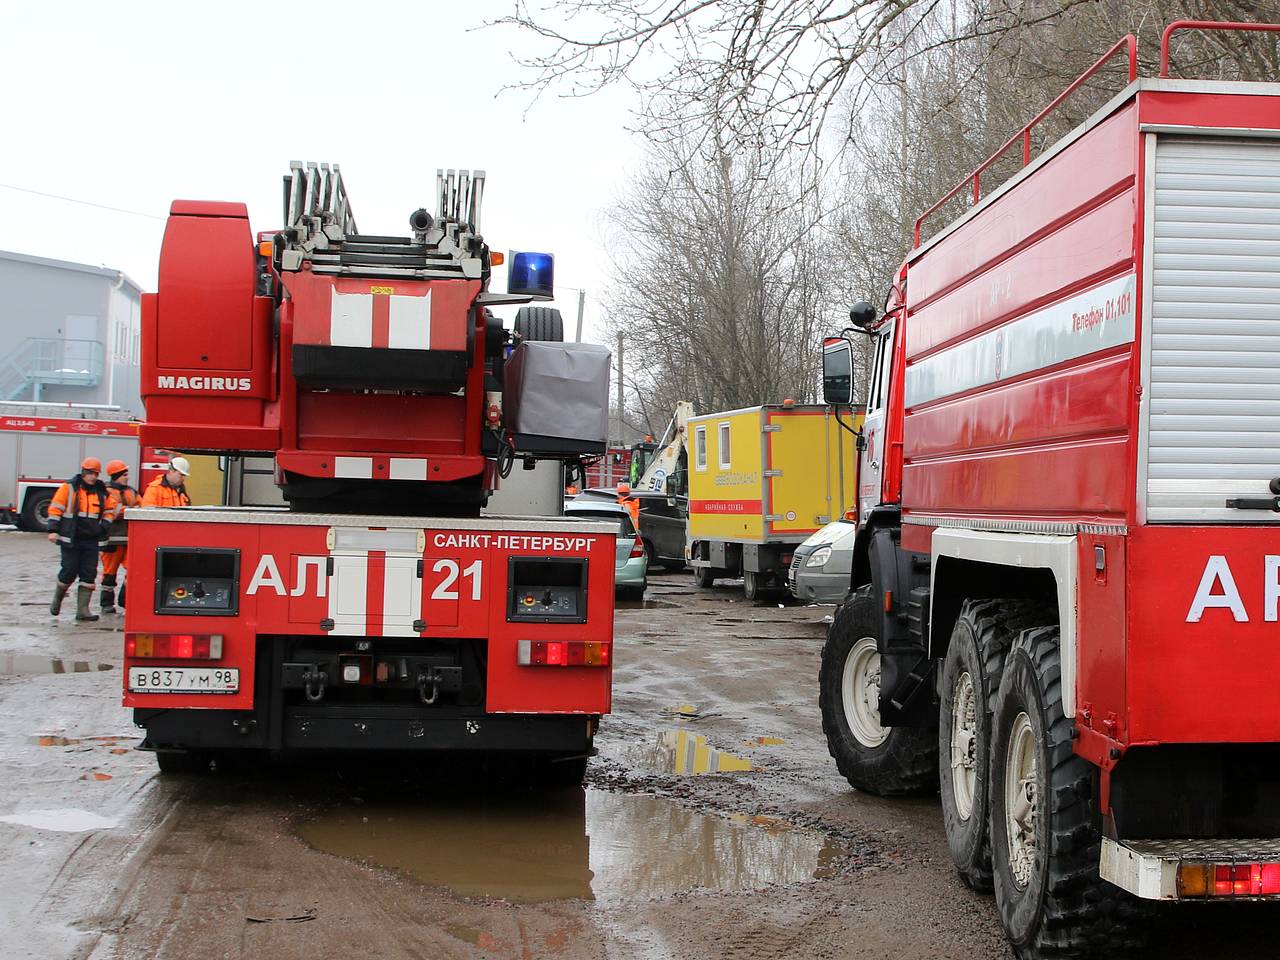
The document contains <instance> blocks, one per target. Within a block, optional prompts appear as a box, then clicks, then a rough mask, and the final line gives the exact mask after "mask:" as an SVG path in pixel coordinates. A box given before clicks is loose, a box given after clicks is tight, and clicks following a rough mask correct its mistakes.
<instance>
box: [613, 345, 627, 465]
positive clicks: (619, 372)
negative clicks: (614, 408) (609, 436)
mask: <svg viewBox="0 0 1280 960" xmlns="http://www.w3.org/2000/svg"><path fill="white" fill-rule="evenodd" d="M616 357H617V365H616V367H615V369H616V370H617V377H618V436H617V441H618V443H619V444H621V443H624V442H625V438H624V437H623V436H622V334H621V332H619V334H618V352H617V354H616Z"/></svg>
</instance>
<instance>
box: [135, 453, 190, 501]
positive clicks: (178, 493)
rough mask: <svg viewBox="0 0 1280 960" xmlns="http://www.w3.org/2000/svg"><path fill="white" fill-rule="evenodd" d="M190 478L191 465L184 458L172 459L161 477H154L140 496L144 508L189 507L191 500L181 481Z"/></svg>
mask: <svg viewBox="0 0 1280 960" xmlns="http://www.w3.org/2000/svg"><path fill="white" fill-rule="evenodd" d="M189 476H191V464H190V463H188V462H187V458H186V457H173V458H172V459H170V461H169V466H168V468H167V469H166V470H165V472H164V474H163V476H159V477H156V478H155V479H154V480H152V481H151V482H150V483H149V484H147V491H146V493H144V494H143V495H142V505H143V506H144V507H189V506H191V498H190V497H189V496H187V488H186V486H184V485H183V481H184V480H185V479H186V478H187V477H189Z"/></svg>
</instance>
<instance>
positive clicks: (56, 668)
mask: <svg viewBox="0 0 1280 960" xmlns="http://www.w3.org/2000/svg"><path fill="white" fill-rule="evenodd" d="M110 669H112V666H111V664H109V663H97V664H95V663H90V662H89V661H87V660H58V659H55V658H52V657H41V656H37V655H35V654H31V653H0V677H21V676H28V675H31V674H37V673H94V672H95V671H98V670H110Z"/></svg>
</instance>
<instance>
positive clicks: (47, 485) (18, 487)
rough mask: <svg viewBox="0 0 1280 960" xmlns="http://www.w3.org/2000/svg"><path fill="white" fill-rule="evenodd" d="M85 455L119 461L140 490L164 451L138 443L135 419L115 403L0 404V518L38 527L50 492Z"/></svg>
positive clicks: (156, 471)
mask: <svg viewBox="0 0 1280 960" xmlns="http://www.w3.org/2000/svg"><path fill="white" fill-rule="evenodd" d="M85 457H97V458H98V459H99V460H101V461H102V462H103V463H106V462H108V461H109V460H117V459H118V460H123V461H124V462H125V463H127V464H129V470H130V472H129V479H130V482H131V484H132V485H133V486H134V487H136V488H137V489H139V490H143V489H145V488H146V486H147V484H148V483H150V482H151V481H152V480H153V479H155V478H156V477H158V476H159V475H160V474H161V473H163V472H164V467H165V463H166V462H167V460H168V453H167V452H166V451H163V450H157V449H155V448H152V447H149V448H146V449H142V448H140V447H139V446H138V421H137V420H134V419H133V418H132V417H130V416H129V415H128V414H127V413H125V412H123V411H122V410H120V409H119V408H118V407H101V406H95V405H92V404H81V403H25V402H5V403H0V523H14V524H16V525H17V526H18V527H20V528H21V529H23V530H40V531H43V530H44V529H45V524H46V522H47V521H48V519H49V504H50V502H51V501H52V500H53V495H54V494H55V493H56V492H57V490H58V487H59V486H60V485H61V484H62V482H63V481H64V480H66V479H67V478H68V477H70V476H72V475H74V474H75V473H76V471H77V470H78V469H79V467H80V462H81V461H82V460H84V458H85ZM5 491H8V493H7V494H6V493H5Z"/></svg>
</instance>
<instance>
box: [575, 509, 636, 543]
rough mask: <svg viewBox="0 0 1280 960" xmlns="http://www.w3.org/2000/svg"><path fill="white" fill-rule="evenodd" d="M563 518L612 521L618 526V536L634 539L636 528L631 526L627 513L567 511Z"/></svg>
mask: <svg viewBox="0 0 1280 960" xmlns="http://www.w3.org/2000/svg"><path fill="white" fill-rule="evenodd" d="M565 516H566V517H574V518H575V519H580V520H612V521H613V522H614V523H616V524H617V525H618V535H619V536H622V537H634V536H635V535H636V528H635V527H633V526H632V525H631V514H629V513H620V512H618V511H616V510H569V511H566V512H565Z"/></svg>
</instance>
